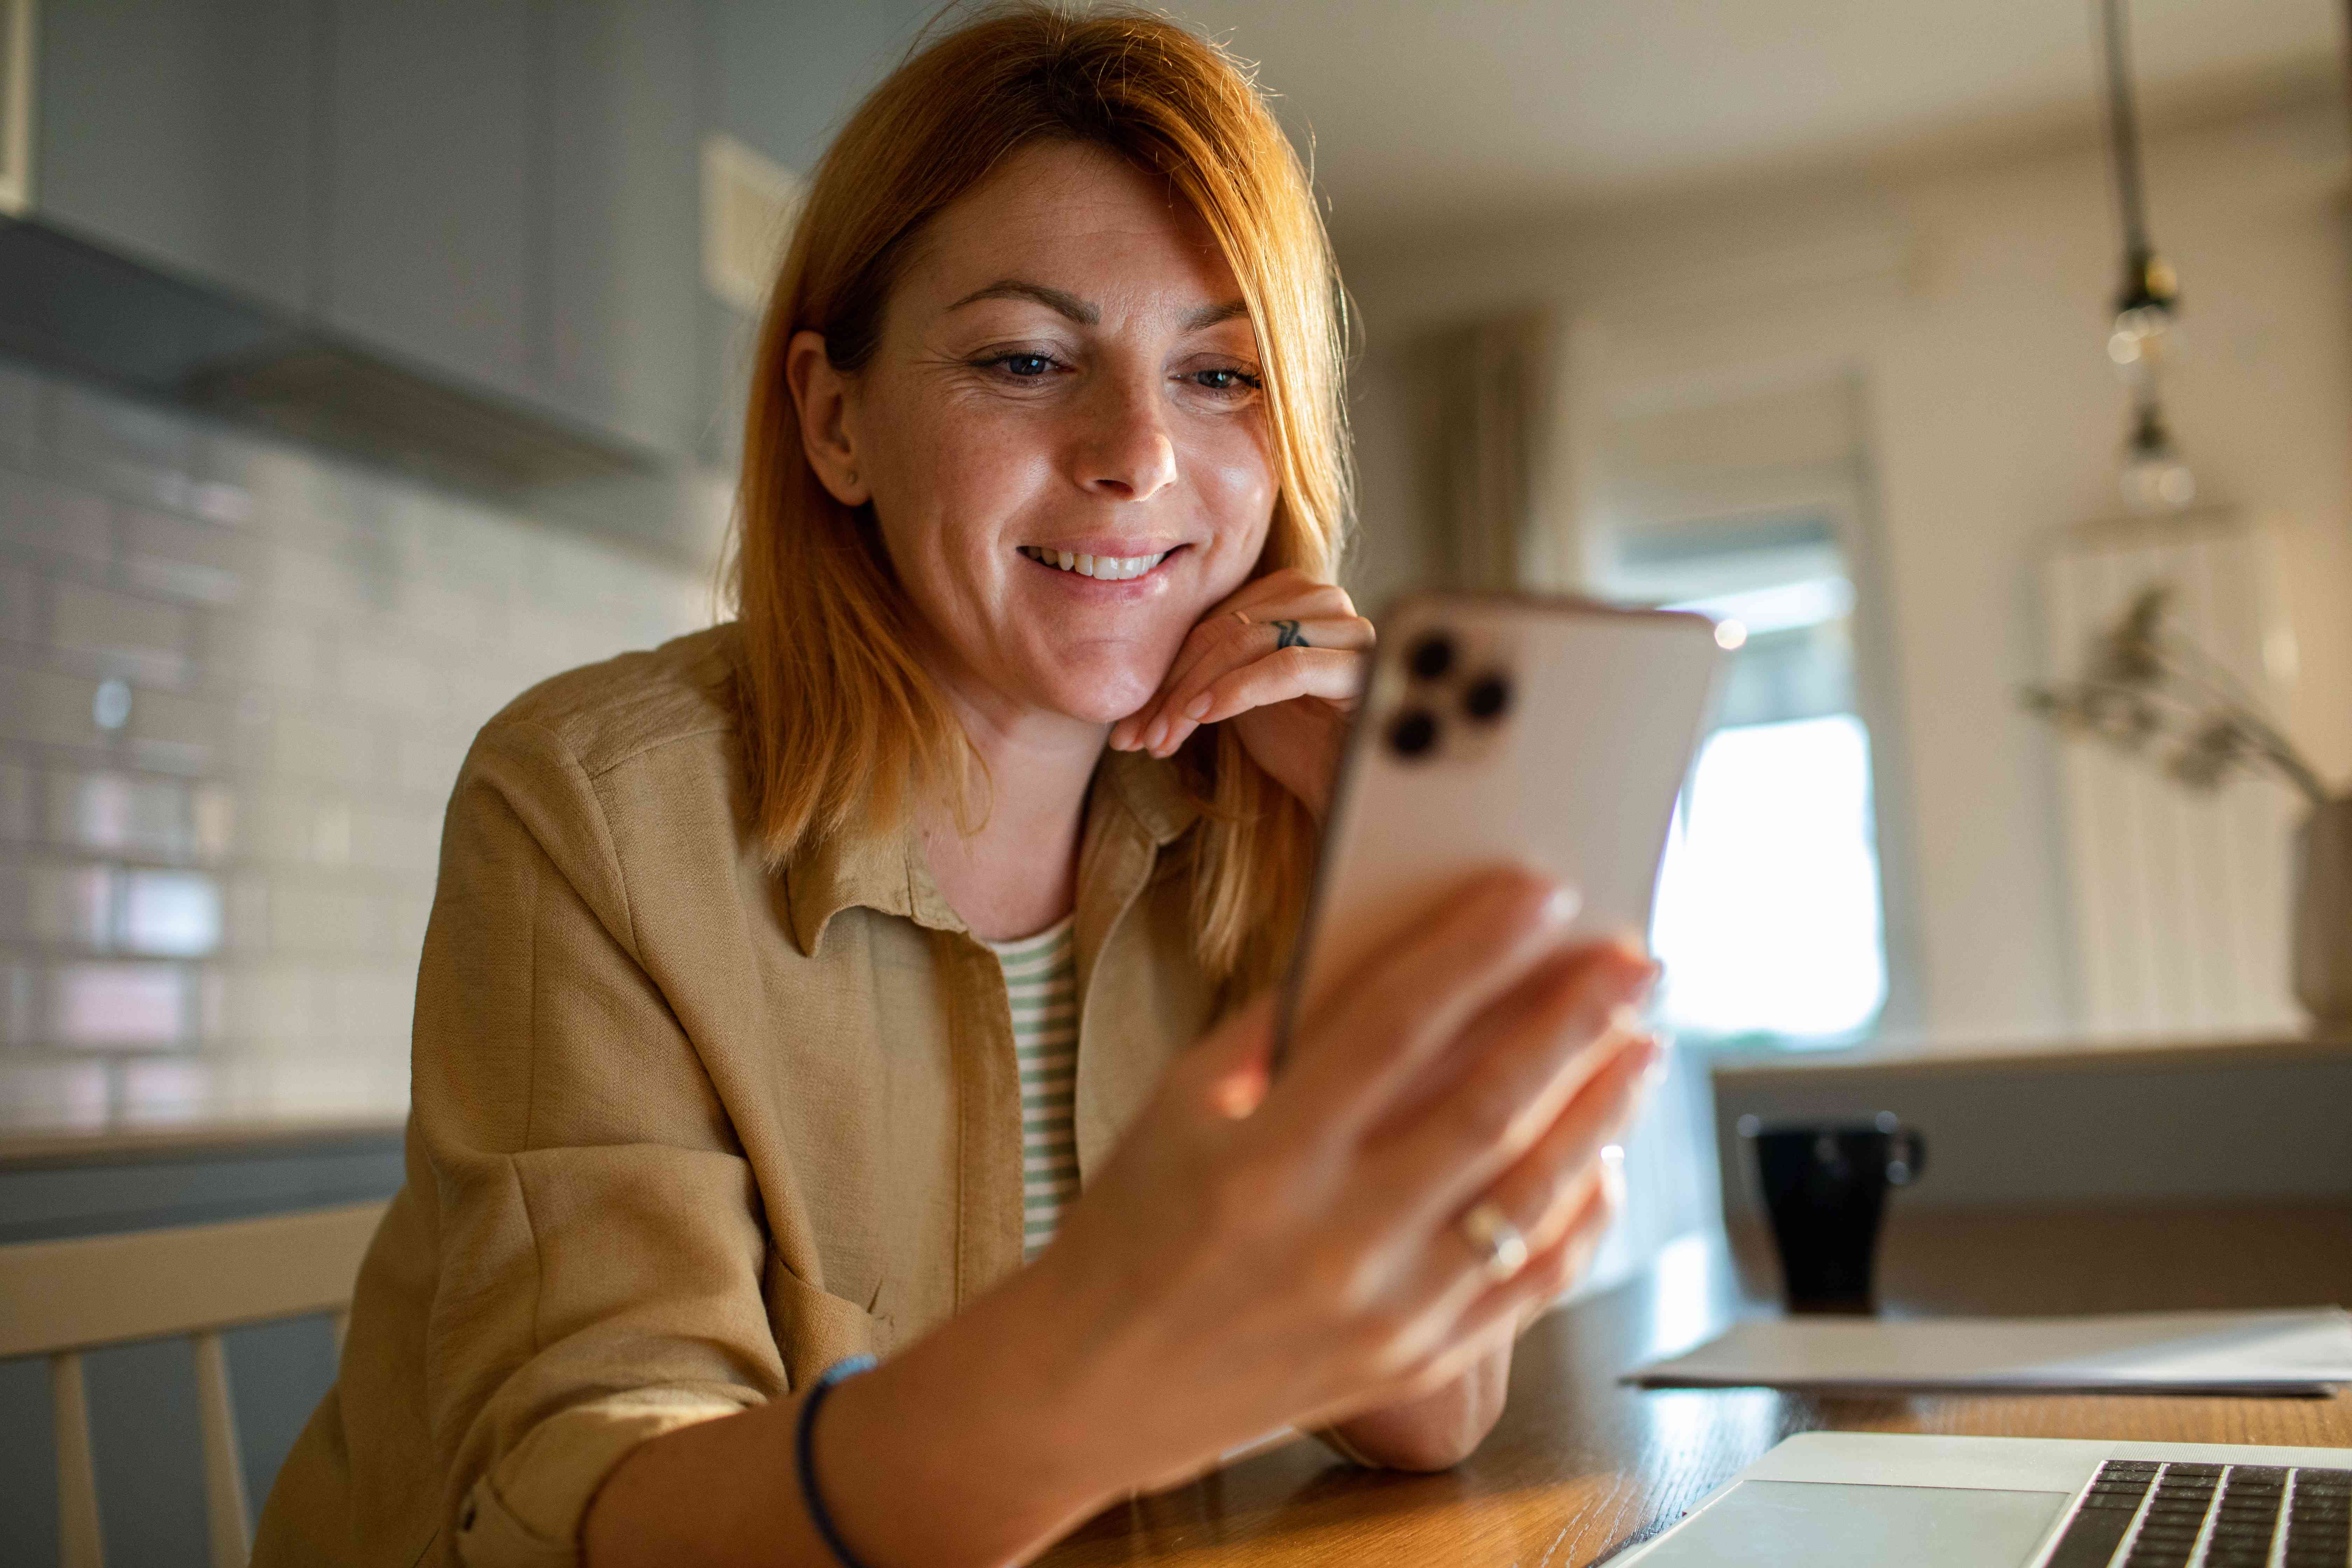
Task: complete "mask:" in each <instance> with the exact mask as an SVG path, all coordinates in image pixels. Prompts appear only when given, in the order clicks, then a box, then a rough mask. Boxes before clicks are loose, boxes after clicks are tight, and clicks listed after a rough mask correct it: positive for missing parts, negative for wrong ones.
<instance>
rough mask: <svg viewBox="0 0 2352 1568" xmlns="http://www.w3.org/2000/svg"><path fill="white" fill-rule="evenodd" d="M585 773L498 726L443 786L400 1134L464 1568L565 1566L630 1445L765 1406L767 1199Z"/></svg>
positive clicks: (440, 1443) (447, 1521)
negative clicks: (419, 1238)
mask: <svg viewBox="0 0 2352 1568" xmlns="http://www.w3.org/2000/svg"><path fill="white" fill-rule="evenodd" d="M637 951H638V950H637V945H636V933H635V930H634V929H633V926H632V921H631V911H630V907H629V899H628V892H627V880H626V878H625V875H624V872H623V868H622V867H621V865H620V863H619V861H618V859H617V858H616V856H615V854H614V848H613V840H612V836H611V834H610V833H609V831H608V830H607V827H606V824H605V822H604V816H603V815H602V811H601V808H600V805H599V803H598V799H597V796H596V793H595V790H594V788H593V783H592V781H591V780H590V779H589V778H588V777H587V775H586V774H585V773H583V770H582V769H581V767H580V765H579V763H577V761H576V760H575V759H574V758H573V756H572V753H571V752H569V750H568V749H567V748H566V747H565V745H564V744H563V742H562V740H561V739H560V738H559V737H558V736H557V735H556V734H555V733H553V732H552V731H549V730H546V729H543V728H540V727H537V726H534V725H531V724H529V723H524V722H503V723H494V724H493V725H492V726H491V728H490V729H489V730H488V731H484V733H483V735H482V736H481V738H480V739H479V740H478V742H476V745H475V748H474V750H473V752H472V753H471V754H470V756H469V757H468V759H467V765H466V768H465V771H464V773H462V775H461V777H460V779H459V783H458V786H457V794H456V795H455V796H454V797H453V799H452V802H451V805H450V809H449V816H448V819H447V824H446V828H445V832H444V837H443V845H442V856H441V869H440V882H439V888H438V890H437V892H436V898H435V903H434V910H433V918H432V922H431V926H430V930H429V931H428V934H427V936H426V940H425V954H424V961H423V966H422V970H421V972H420V974H419V979H418V986H417V1004H416V1033H415V1112H414V1114H415V1133H416V1137H417V1139H418V1141H419V1142H420V1143H421V1145H422V1148H423V1150H424V1152H425V1160H426V1162H427V1163H428V1166H429V1170H430V1173H431V1177H432V1184H431V1190H430V1192H429V1193H426V1194H420V1196H423V1197H425V1198H426V1199H427V1201H428V1203H429V1205H430V1206H431V1212H432V1217H433V1224H434V1228H435V1235H436V1248H437V1252H438V1264H439V1268H438V1277H437V1284H436V1289H435V1291H434V1295H433V1300H432V1305H431V1311H430V1317H429V1321H428V1325H427V1330H426V1336H425V1347H424V1353H425V1398H426V1401H427V1405H428V1409H427V1411H426V1413H425V1414H426V1415H427V1416H428V1418H429V1422H430V1426H431V1431H432V1438H433V1448H434V1451H435V1452H436V1454H438V1455H440V1456H441V1457H442V1458H443V1460H444V1462H445V1464H446V1476H445V1483H446V1491H445V1494H444V1496H445V1509H446V1512H445V1515H444V1520H443V1529H444V1531H446V1532H447V1534H446V1539H447V1540H448V1541H449V1542H451V1543H452V1544H453V1545H454V1546H455V1548H456V1552H455V1554H456V1555H457V1557H458V1558H459V1559H461V1560H462V1561H464V1562H466V1563H472V1564H478V1565H481V1568H491V1565H504V1564H541V1563H549V1564H553V1563H574V1562H576V1561H577V1560H578V1556H579V1544H578V1543H579V1538H580V1527H581V1521H582V1519H583V1515H584V1514H585V1512H586V1510H587V1508H588V1505H589V1502H590V1500H592V1499H593V1496H594V1494H595V1491H596V1489H597V1487H598V1486H599V1485H600V1484H601V1483H602V1482H603V1480H604V1478H605V1476H606V1475H608V1474H609V1473H610V1472H611V1470H612V1469H613V1468H614V1466H615V1465H617V1464H618V1463H619V1462H620V1460H621V1458H623V1457H624V1456H625V1454H626V1453H627V1452H628V1451H629V1450H630V1449H631V1448H632V1447H635V1445H637V1444H638V1443H641V1442H644V1441H645V1440H646V1439H647V1438H650V1437H653V1436H658V1435H660V1434H662V1433H664V1432H667V1431H669V1430H672V1429H673V1428H676V1427H677V1426H684V1425H687V1424H689V1423H692V1422H696V1421H703V1420H709V1419H710V1418H712V1417H715V1416H719V1415H729V1414H731V1413H733V1412H735V1411H738V1410H740V1409H742V1408H744V1407H746V1406H748V1405H755V1404H758V1403H761V1402H762V1401H765V1400H769V1399H773V1398H776V1397H779V1396H781V1395H782V1394H783V1393H784V1392H785V1389H786V1387H787V1384H788V1382H789V1379H788V1376H787V1373H786V1371H785V1367H784V1364H783V1361H782V1356H781V1355H780V1353H779V1351H778V1348H777V1346H778V1339H779V1325H777V1324H775V1323H773V1322H772V1321H771V1320H770V1317H769V1310H768V1307H767V1301H768V1300H769V1299H770V1295H771V1292H769V1291H768V1290H766V1289H763V1285H764V1284H765V1283H766V1281H767V1279H768V1275H769V1272H770V1268H771V1264H770V1253H769V1247H768V1242H767V1228H766V1226H765V1225H764V1223H763V1220H762V1212H763V1211H762V1206H761V1194H760V1193H759V1191H758V1190H757V1188H756V1185H755V1184H754V1182H753V1179H752V1174H751V1167H750V1165H749V1164H748V1163H747V1162H746V1161H745V1159H744V1158H743V1155H742V1152H741V1150H740V1147H738V1145H737V1142H736V1140H735V1136H734V1133H733V1131H732V1128H731V1126H730V1121H729V1118H728V1116H727V1113H726V1110H725V1108H724V1107H723V1106H722V1104H721V1102H720V1100H719V1094H718V1092H717V1090H716V1089H714V1087H713V1085H712V1081H711V1078H710V1075H709V1072H708V1071H707V1070H706V1069H705V1068H704V1065H703V1063H702V1061H701V1060H700V1058H698V1054H697V1050H696V1047H695V1044H694V1041H693V1040H692V1039H691V1038H689V1037H688V1034H687V1032H686V1031H685V1030H684V1029H683V1028H681V1026H679V1023H678V1021H677V1017H676V1016H675V1015H674V1014H673V1012H672V1010H671V1008H670V1006H669V1005H668V1003H667V1000H666V999H665V997H664V996H663V994H662V993H661V990H660V988H659V987H658V986H657V985H656V984H655V983H654V982H653V980H652V979H650V978H649V977H648V975H647V973H646V970H645V968H644V967H643V966H642V965H641V964H640V963H638V961H637V959H636V957H635V953H636V952H637Z"/></svg>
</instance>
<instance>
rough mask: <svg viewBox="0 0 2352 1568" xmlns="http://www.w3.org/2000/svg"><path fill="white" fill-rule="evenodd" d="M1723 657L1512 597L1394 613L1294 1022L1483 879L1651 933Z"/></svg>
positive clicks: (1613, 621)
mask: <svg viewBox="0 0 2352 1568" xmlns="http://www.w3.org/2000/svg"><path fill="white" fill-rule="evenodd" d="M1721 664H1722V653H1721V650H1720V649H1718V648H1717V646H1716V642H1715V629H1714V626H1713V624H1712V623H1710V622H1709V621H1707V620H1706V619H1705V618H1704V617H1702V616H1693V615H1682V614H1675V613H1671V612H1662V611H1633V610H1618V609H1612V608H1609V607H1607V606H1603V605H1593V604H1589V603H1586V602H1583V601H1580V600H1571V599H1557V598H1539V597H1533V596H1519V595H1468V594H1462V595H1453V594H1448V595H1414V596H1412V597H1411V598H1408V599H1405V600H1403V601H1402V602H1401V603H1400V604H1398V605H1396V606H1395V608H1394V609H1393V610H1392V611H1391V614H1390V615H1389V616H1387V617H1386V618H1385V619H1384V621H1383V623H1382V625H1381V645H1380V652H1379V655H1378V656H1377V658H1376V659H1375V661H1374V664H1373V669H1372V675H1371V679H1370V686H1369V688H1368V689H1367V691H1366V693H1365V697H1364V700H1363V705H1362V707H1361V708H1360V710H1359V714H1358V721H1357V724H1356V727H1355V731H1354V733H1353V735H1352V736H1351V738H1350V740H1349V751H1348V755H1347V758H1346V760H1345V762H1344V763H1343V764H1342V769H1341V773H1340V778H1339V787H1338V790H1337V791H1336V792H1335V797H1334V801H1333V807H1332V816H1331V821H1330V824H1329V826H1328V828H1327V830H1326V833H1325V836H1324V847H1323V853H1322V860H1321V863H1320V865H1319V867H1318V873H1317V882H1316V888H1315V892H1314V898H1313V900H1312V903H1311V905H1310V908H1309V911H1308V916H1307V939H1306V944H1305V947H1304V949H1303V952H1302V958H1301V962H1300V963H1299V964H1298V966H1297V969H1296V970H1295V971H1294V974H1293V984H1292V986H1291V989H1290V996H1289V1001H1290V1004H1291V1011H1292V1012H1293V1013H1294V1015H1295V1013H1296V1010H1297V1008H1299V1007H1301V1006H1306V1007H1312V1006H1313V1005H1315V1002H1316V1000H1317V999H1318V997H1319V996H1320V995H1321V994H1323V992H1324V991H1325V989H1326V988H1327V987H1328V986H1330V985H1332V984H1336V983H1337V982H1338V981H1339V980H1340V979H1341V978H1343V977H1344V976H1346V975H1347V974H1348V973H1349V972H1350V971H1352V970H1354V969H1355V968H1356V967H1357V966H1358V965H1359V964H1360V963H1361V962H1362V961H1363V959H1364V958H1365V956H1366V955H1367V954H1368V953H1369V952H1370V951H1371V950H1372V949H1373V948H1374V946H1375V945H1376V944H1378V943H1380V942H1385V941H1388V940H1391V939H1393V938H1394V937H1396V936H1397V935H1398V934H1400V933H1401V932H1402V931H1404V930H1405V929H1406V928H1407V927H1408V926H1409V925H1410V924H1411V923H1412V921H1415V920H1417V919H1420V918H1423V916H1425V915H1426V914H1427V913H1428V911H1429V910H1430V909H1431V908H1432V907H1433V905H1434V904H1435V903H1436V902H1437V901H1438V900H1440V899H1442V898H1443V897H1444V895H1445V894H1446V893H1448V892H1450V891H1451V890H1453V889H1455V888H1457V887H1459V886H1460V885H1461V884H1462V882H1463V881H1464V880H1465V879H1466V878H1467V877H1468V876H1469V875H1470V874H1472V873H1473V872H1475V871H1477V870H1479V869H1481V868H1487V867H1493V866H1497V865H1506V864H1517V865H1531V866H1534V867H1536V868H1539V869H1541V870H1543V871H1545V872H1547V873H1549V874H1550V875H1551V876H1554V877H1556V878H1558V879H1560V880H1561V881H1563V882H1565V883H1566V884H1568V885H1569V886H1570V887H1573V888H1575V889H1577V890H1578V892H1579V893H1580V895H1581V898H1582V910H1581V912H1580V914H1579V916H1578V917H1577V925H1578V929H1580V931H1586V932H1589V933H1591V934H1593V935H1604V934H1610V933H1614V932H1618V931H1630V932H1632V933H1633V935H1635V936H1636V937H1637V938H1638V937H1643V936H1646V935H1647V932H1648V928H1649V920H1650V902H1651V898H1652V895H1653V893H1654V890H1655V886H1656V880H1657V871H1658V862H1659V860H1660V858H1661V857H1662V856H1663V854H1664V848H1665V840H1666V830H1667V826H1668V825H1669V822H1670V820H1671V818H1672V816H1673V812H1674V802H1675V794H1676V792H1677V791H1678V790H1679V788H1680V787H1681V784H1682V781H1683V777H1684V775H1685V773H1686V772H1687V771H1688V769H1689V767H1690V763H1691V757H1692V753H1693V751H1694V749H1695V747H1696V744H1697V742H1698V740H1699V736H1700V731H1701V728H1702V726H1703V725H1704V724H1705V722H1706V717H1707V711H1708V707H1709V703H1710V700H1711V697H1712V694H1713V691H1714V687H1715V682H1716V678H1717V670H1718V669H1719V668H1720V667H1721Z"/></svg>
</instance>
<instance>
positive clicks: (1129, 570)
mask: <svg viewBox="0 0 2352 1568" xmlns="http://www.w3.org/2000/svg"><path fill="white" fill-rule="evenodd" d="M1021 553H1022V554H1024V555H1026V556H1027V557H1029V559H1030V560H1032V561H1035V562H1039V563H1043V564H1045V565H1047V566H1058V567H1060V568H1061V569H1062V570H1063V571H1065V572H1076V573H1077V574H1079V575H1080V576H1082V577H1092V578H1094V579H1095V580H1096V581H1097V582H1103V583H1123V582H1126V581H1127V580H1128V579H1129V578H1131V577H1140V576H1142V575H1143V574H1145V573H1147V572H1149V571H1150V570H1151V569H1152V568H1153V567H1155V566H1157V565H1159V564H1160V563H1161V562H1162V561H1165V560H1167V559H1168V552H1166V551H1165V550H1163V551H1161V552H1160V553H1158V554H1157V555H1073V554H1072V553H1070V552H1068V551H1066V550H1047V549H1045V548H1043V547H1042V546H1039V545H1034V544H1024V545H1023V546H1022V547H1021Z"/></svg>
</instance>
